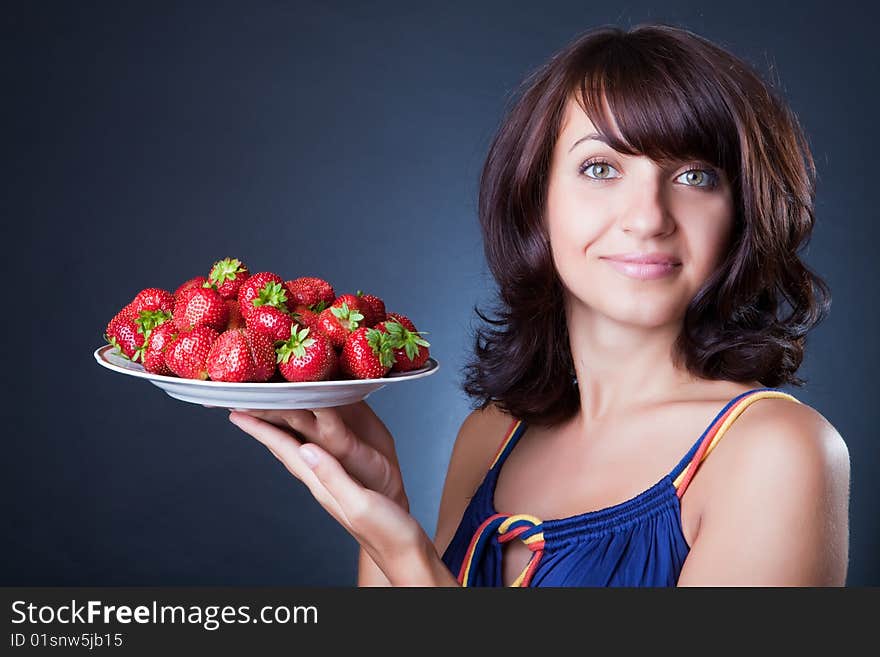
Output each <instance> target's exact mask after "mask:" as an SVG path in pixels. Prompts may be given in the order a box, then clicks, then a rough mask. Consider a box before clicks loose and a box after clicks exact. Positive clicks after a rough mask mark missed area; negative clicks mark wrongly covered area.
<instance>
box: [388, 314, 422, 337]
mask: <svg viewBox="0 0 880 657" xmlns="http://www.w3.org/2000/svg"><path fill="white" fill-rule="evenodd" d="M385 319H392V320H394V321H395V322H400V323H401V324H403V325H404V326H405V327H406V328H408V329H409V330H410V331H412V332H413V333H415V332H416V325H415V324H413V323H412V321H411V320H410V318H409V317H407V316H406V315H401V314H400V313H386V314H385Z"/></svg>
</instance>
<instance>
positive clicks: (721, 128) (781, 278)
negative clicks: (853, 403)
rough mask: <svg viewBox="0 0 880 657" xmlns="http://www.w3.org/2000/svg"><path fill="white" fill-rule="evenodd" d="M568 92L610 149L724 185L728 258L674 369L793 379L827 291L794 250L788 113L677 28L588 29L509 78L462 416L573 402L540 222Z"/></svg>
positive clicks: (801, 214)
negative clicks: (714, 173)
mask: <svg viewBox="0 0 880 657" xmlns="http://www.w3.org/2000/svg"><path fill="white" fill-rule="evenodd" d="M570 98H575V99H577V101H578V103H579V104H580V105H581V107H582V108H583V109H584V111H585V112H586V113H587V115H588V116H589V117H590V119H591V120H592V122H593V124H594V125H595V126H596V128H597V130H598V131H599V132H600V134H602V135H603V136H604V137H605V138H606V139H607V140H608V142H609V145H610V146H611V147H612V148H614V149H615V150H617V151H619V152H621V153H625V154H628V155H646V156H647V157H649V158H651V159H652V160H655V161H658V162H667V161H671V160H675V161H678V160H684V159H690V158H696V159H700V160H703V161H706V162H709V163H712V164H713V165H714V166H716V167H717V168H719V169H721V170H723V171H724V172H725V174H726V175H727V177H728V179H729V180H730V181H731V186H732V189H733V200H734V208H735V217H734V227H733V232H732V236H731V242H730V248H729V250H728V252H727V256H726V257H725V258H723V259H722V261H721V263H720V264H719V266H718V267H717V269H716V270H715V272H714V273H713V274H712V275H711V276H710V277H709V278H708V279H707V280H706V281H705V283H704V285H703V286H702V288H701V289H700V290H699V291H698V292H697V294H696V295H695V296H694V298H693V299H692V300H691V302H690V304H689V306H688V308H687V310H686V313H685V317H684V322H683V326H682V331H681V333H680V335H679V337H678V339H677V341H676V343H675V358H676V361H677V363H678V364H679V366H684V367H686V368H687V369H688V370H689V371H690V372H691V373H693V374H694V375H696V376H699V377H701V378H705V379H714V380H730V381H738V382H748V381H759V382H760V383H761V384H762V385H766V386H779V385H781V384H794V385H803V383H804V380H802V379H800V378H798V377H797V376H796V375H795V373H796V371H797V369H798V368H799V367H800V364H801V361H802V360H803V356H804V348H805V341H806V335H807V332H808V331H809V330H810V329H812V328H813V327H814V326H815V325H816V324H818V323H819V322H820V321H822V319H824V317H825V316H826V315H827V313H828V310H829V308H830V303H831V294H830V290H829V288H828V286H827V284H826V283H825V282H824V281H823V280H822V279H821V278H819V277H818V276H817V275H816V274H814V273H813V272H811V271H810V270H809V269H808V268H807V266H806V265H805V264H804V263H803V262H802V261H801V259H800V257H799V256H798V251H799V250H800V249H801V248H803V247H804V246H806V244H807V243H808V241H809V237H810V234H811V232H812V229H813V223H814V200H815V182H816V169H815V165H814V163H813V158H812V154H811V152H810V148H809V145H808V144H807V140H806V137H805V136H804V133H803V131H802V130H801V127H800V125H799V123H798V120H797V117H796V116H795V114H794V113H793V112H792V111H791V109H790V108H789V107H788V106H787V104H786V103H785V102H784V100H783V99H782V97H781V96H780V95H779V94H778V92H776V91H775V90H774V89H773V88H772V86H771V85H770V84H768V83H767V82H765V81H764V80H763V79H762V77H761V76H760V75H759V74H758V73H757V72H756V71H755V70H754V69H753V68H752V67H751V66H750V65H748V64H747V63H746V62H744V61H743V60H741V59H739V58H737V57H736V56H734V55H733V54H731V53H729V52H727V51H726V50H724V49H723V48H721V47H719V46H718V45H715V44H713V43H712V42H710V41H708V40H706V39H705V38H703V37H700V36H698V35H696V34H694V33H692V32H690V31H688V30H686V29H684V28H680V27H675V26H672V25H668V24H662V23H651V24H641V25H638V26H636V27H634V28H632V29H630V30H629V31H624V30H622V29H621V28H618V27H613V26H602V27H598V28H594V29H592V30H590V31H588V32H585V33H583V34H581V35H580V36H579V37H577V38H576V39H575V40H573V41H572V42H571V43H570V44H569V45H567V46H566V47H565V48H563V49H562V50H560V51H559V52H557V53H556V54H555V55H553V56H552V57H551V58H550V60H549V61H547V62H546V63H545V64H544V65H543V66H541V67H540V68H539V69H537V70H536V71H535V72H533V73H532V74H531V75H529V76H528V77H527V78H526V79H525V80H524V81H523V82H522V84H521V86H520V88H519V89H518V93H516V94H515V102H513V104H512V106H511V107H509V109H508V111H507V113H506V116H505V118H504V120H503V122H502V124H501V126H500V128H499V130H498V132H497V133H496V135H495V137H494V139H493V141H492V144H491V146H490V148H489V152H488V155H487V158H486V160H485V163H484V165H483V169H482V173H481V177H480V190H479V219H480V226H481V229H482V234H483V242H484V249H485V255H486V259H487V262H488V265H489V268H490V270H491V272H492V274H493V276H494V278H495V281H496V282H497V284H498V300H497V304H496V307H495V310H494V314H495V318H491V317H489V316H488V315H487V314H485V313H483V312H482V311H481V310H480V309H479V307H477V306H475V307H474V310H475V312H476V314H477V315H478V316H479V317H480V319H482V320H483V322H484V324H483V325H482V326H479V327H477V329H476V330H475V331H474V332H473V334H472V337H473V344H474V353H473V358H472V359H471V360H470V361H469V362H468V363H466V365H465V366H464V383H463V385H462V388H463V390H464V391H465V393H466V394H467V395H468V396H469V397H471V398H472V399H473V400H475V402H476V403H475V404H474V408H485V407H486V406H488V405H489V404H490V403H495V404H497V405H498V406H499V407H500V408H501V409H502V410H504V411H505V412H507V413H509V414H511V415H513V416H514V417H517V418H520V419H523V420H525V421H526V422H530V423H539V424H545V425H551V426H552V425H555V424H557V423H560V422H562V421H564V420H566V419H568V418H570V417H572V416H573V415H574V414H575V413H576V412H577V411H578V409H579V406H580V398H579V395H578V391H577V386H576V381H575V380H574V378H573V377H574V366H573V363H572V357H571V349H570V345H569V337H568V327H567V324H566V316H565V312H564V308H563V298H564V297H563V286H562V282H561V281H560V279H559V276H558V274H557V272H556V270H555V267H554V265H553V260H552V257H551V252H550V246H549V242H548V239H547V233H546V228H545V223H544V220H543V214H544V207H545V200H546V192H547V183H548V176H549V172H550V163H551V156H552V152H553V149H554V146H555V144H556V140H557V138H558V136H559V132H560V128H561V122H562V119H563V116H564V111H565V107H566V104H567V102H568V101H569V99H570ZM606 102H607V106H608V109H609V110H610V113H611V115H612V116H613V117H614V119H615V120H616V122H617V126H618V128H619V130H620V136H619V137H618V136H617V135H615V134H614V129H613V125H614V124H613V122H612V121H611V120H610V117H609V116H607V115H606V114H605V103H606Z"/></svg>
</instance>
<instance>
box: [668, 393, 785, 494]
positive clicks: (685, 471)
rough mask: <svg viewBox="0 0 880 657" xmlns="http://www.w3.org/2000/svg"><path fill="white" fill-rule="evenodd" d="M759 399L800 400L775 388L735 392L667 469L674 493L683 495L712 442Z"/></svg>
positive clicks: (713, 447) (710, 449)
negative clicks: (739, 393) (672, 466)
mask: <svg viewBox="0 0 880 657" xmlns="http://www.w3.org/2000/svg"><path fill="white" fill-rule="evenodd" d="M759 399H788V400H791V401H793V402H796V403H798V404H800V403H801V402H800V400H798V399H796V398H795V397H793V396H791V395H790V394H788V393H787V392H782V391H781V390H779V389H778V388H755V389H754V390H748V391H746V392H744V393H742V394H741V395H737V396H736V397H734V398H733V399H731V400H730V401H729V402H727V405H726V406H725V407H724V408H722V409H721V410H720V411H719V412H718V415H716V416H715V419H714V420H712V422H711V424H709V426H708V427H706V430H705V431H704V432H703V435H701V436H700V438H699V439H698V440H697V442H696V443H695V444H694V446H693V447H691V449H690V451H688V453H687V454H685V456H684V458H683V459H682V460H681V461H680V462H679V464H678V465H677V466H675V469H674V470H673V471H672V472H671V473H670V475H669V476H670V477H671V478H672V483H673V485H674V486H675V490H676V495H677V496H678V497H679V498H681V496H682V495H684V492H685V490H686V489H687V487H688V484H690V482H691V479H693V477H694V475H695V474H696V472H697V469H698V468H699V467H700V464H701V463H702V462H703V461H704V460H705V459H706V457H707V456H709V453H710V452H711V451H712V450H713V449H715V445H717V444H718V441H720V440H721V438H722V436H724V434H725V433H726V432H727V430H728V429H729V428H730V425H731V424H733V422H734V420H736V418H738V417H739V416H740V415H741V414H742V412H743V411H745V410H746V408H748V407H749V406H750V405H751V404H753V403H754V402H756V401H758V400H759Z"/></svg>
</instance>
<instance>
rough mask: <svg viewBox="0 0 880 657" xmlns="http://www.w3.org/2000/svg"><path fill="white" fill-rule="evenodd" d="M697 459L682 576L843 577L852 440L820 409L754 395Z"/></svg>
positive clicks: (713, 579) (772, 580)
mask: <svg viewBox="0 0 880 657" xmlns="http://www.w3.org/2000/svg"><path fill="white" fill-rule="evenodd" d="M701 469H702V470H703V473H702V476H704V477H705V479H704V484H706V485H707V497H706V499H705V504H704V505H703V508H702V514H701V518H700V529H699V532H698V534H697V538H696V540H695V542H694V545H693V546H692V550H691V553H690V554H689V556H688V559H687V560H686V563H685V567H684V569H683V571H682V574H681V578H680V581H679V583H680V584H705V583H709V584H739V585H742V584H758V585H808V586H809V585H843V583H844V582H845V579H846V572H847V565H848V538H849V537H848V531H849V530H848V514H849V482H850V461H849V450H848V449H847V446H846V443H845V441H844V439H843V438H842V437H841V435H840V434H839V433H838V431H837V430H836V429H835V428H834V426H833V425H832V424H831V423H830V422H829V421H828V420H827V419H826V418H825V417H824V416H823V415H822V414H821V413H819V412H818V411H817V410H816V409H814V408H812V407H810V406H809V405H807V404H805V403H796V402H793V401H791V400H789V399H778V398H765V399H760V400H757V401H756V402H755V403H753V404H751V405H750V406H748V407H747V408H746V409H745V410H744V411H743V413H742V415H741V416H740V417H738V418H737V419H736V421H735V422H733V424H732V425H731V426H730V429H729V430H728V431H727V433H726V434H725V435H724V437H723V439H722V440H720V441H719V442H718V444H717V447H716V448H715V450H714V451H713V452H712V454H711V455H710V456H709V457H708V458H707V459H706V461H705V463H703V465H702V466H701Z"/></svg>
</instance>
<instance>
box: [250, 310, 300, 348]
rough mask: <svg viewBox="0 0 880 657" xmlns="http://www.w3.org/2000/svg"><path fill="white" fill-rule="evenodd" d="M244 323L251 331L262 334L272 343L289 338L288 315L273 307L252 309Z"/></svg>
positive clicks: (289, 319) (289, 323)
mask: <svg viewBox="0 0 880 657" xmlns="http://www.w3.org/2000/svg"><path fill="white" fill-rule="evenodd" d="M245 322H246V324H247V327H248V328H249V329H250V330H251V331H254V332H255V333H264V334H266V335H267V336H269V338H270V339H271V340H272V341H273V342H274V341H275V340H287V339H288V338H290V325H291V323H292V320H291V318H290V315H288V314H287V313H286V312H284V311H283V310H279V309H278V308H276V307H275V306H256V307H254V309H253V310H251V313H250V315H249V316H248V318H247V320H245Z"/></svg>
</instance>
